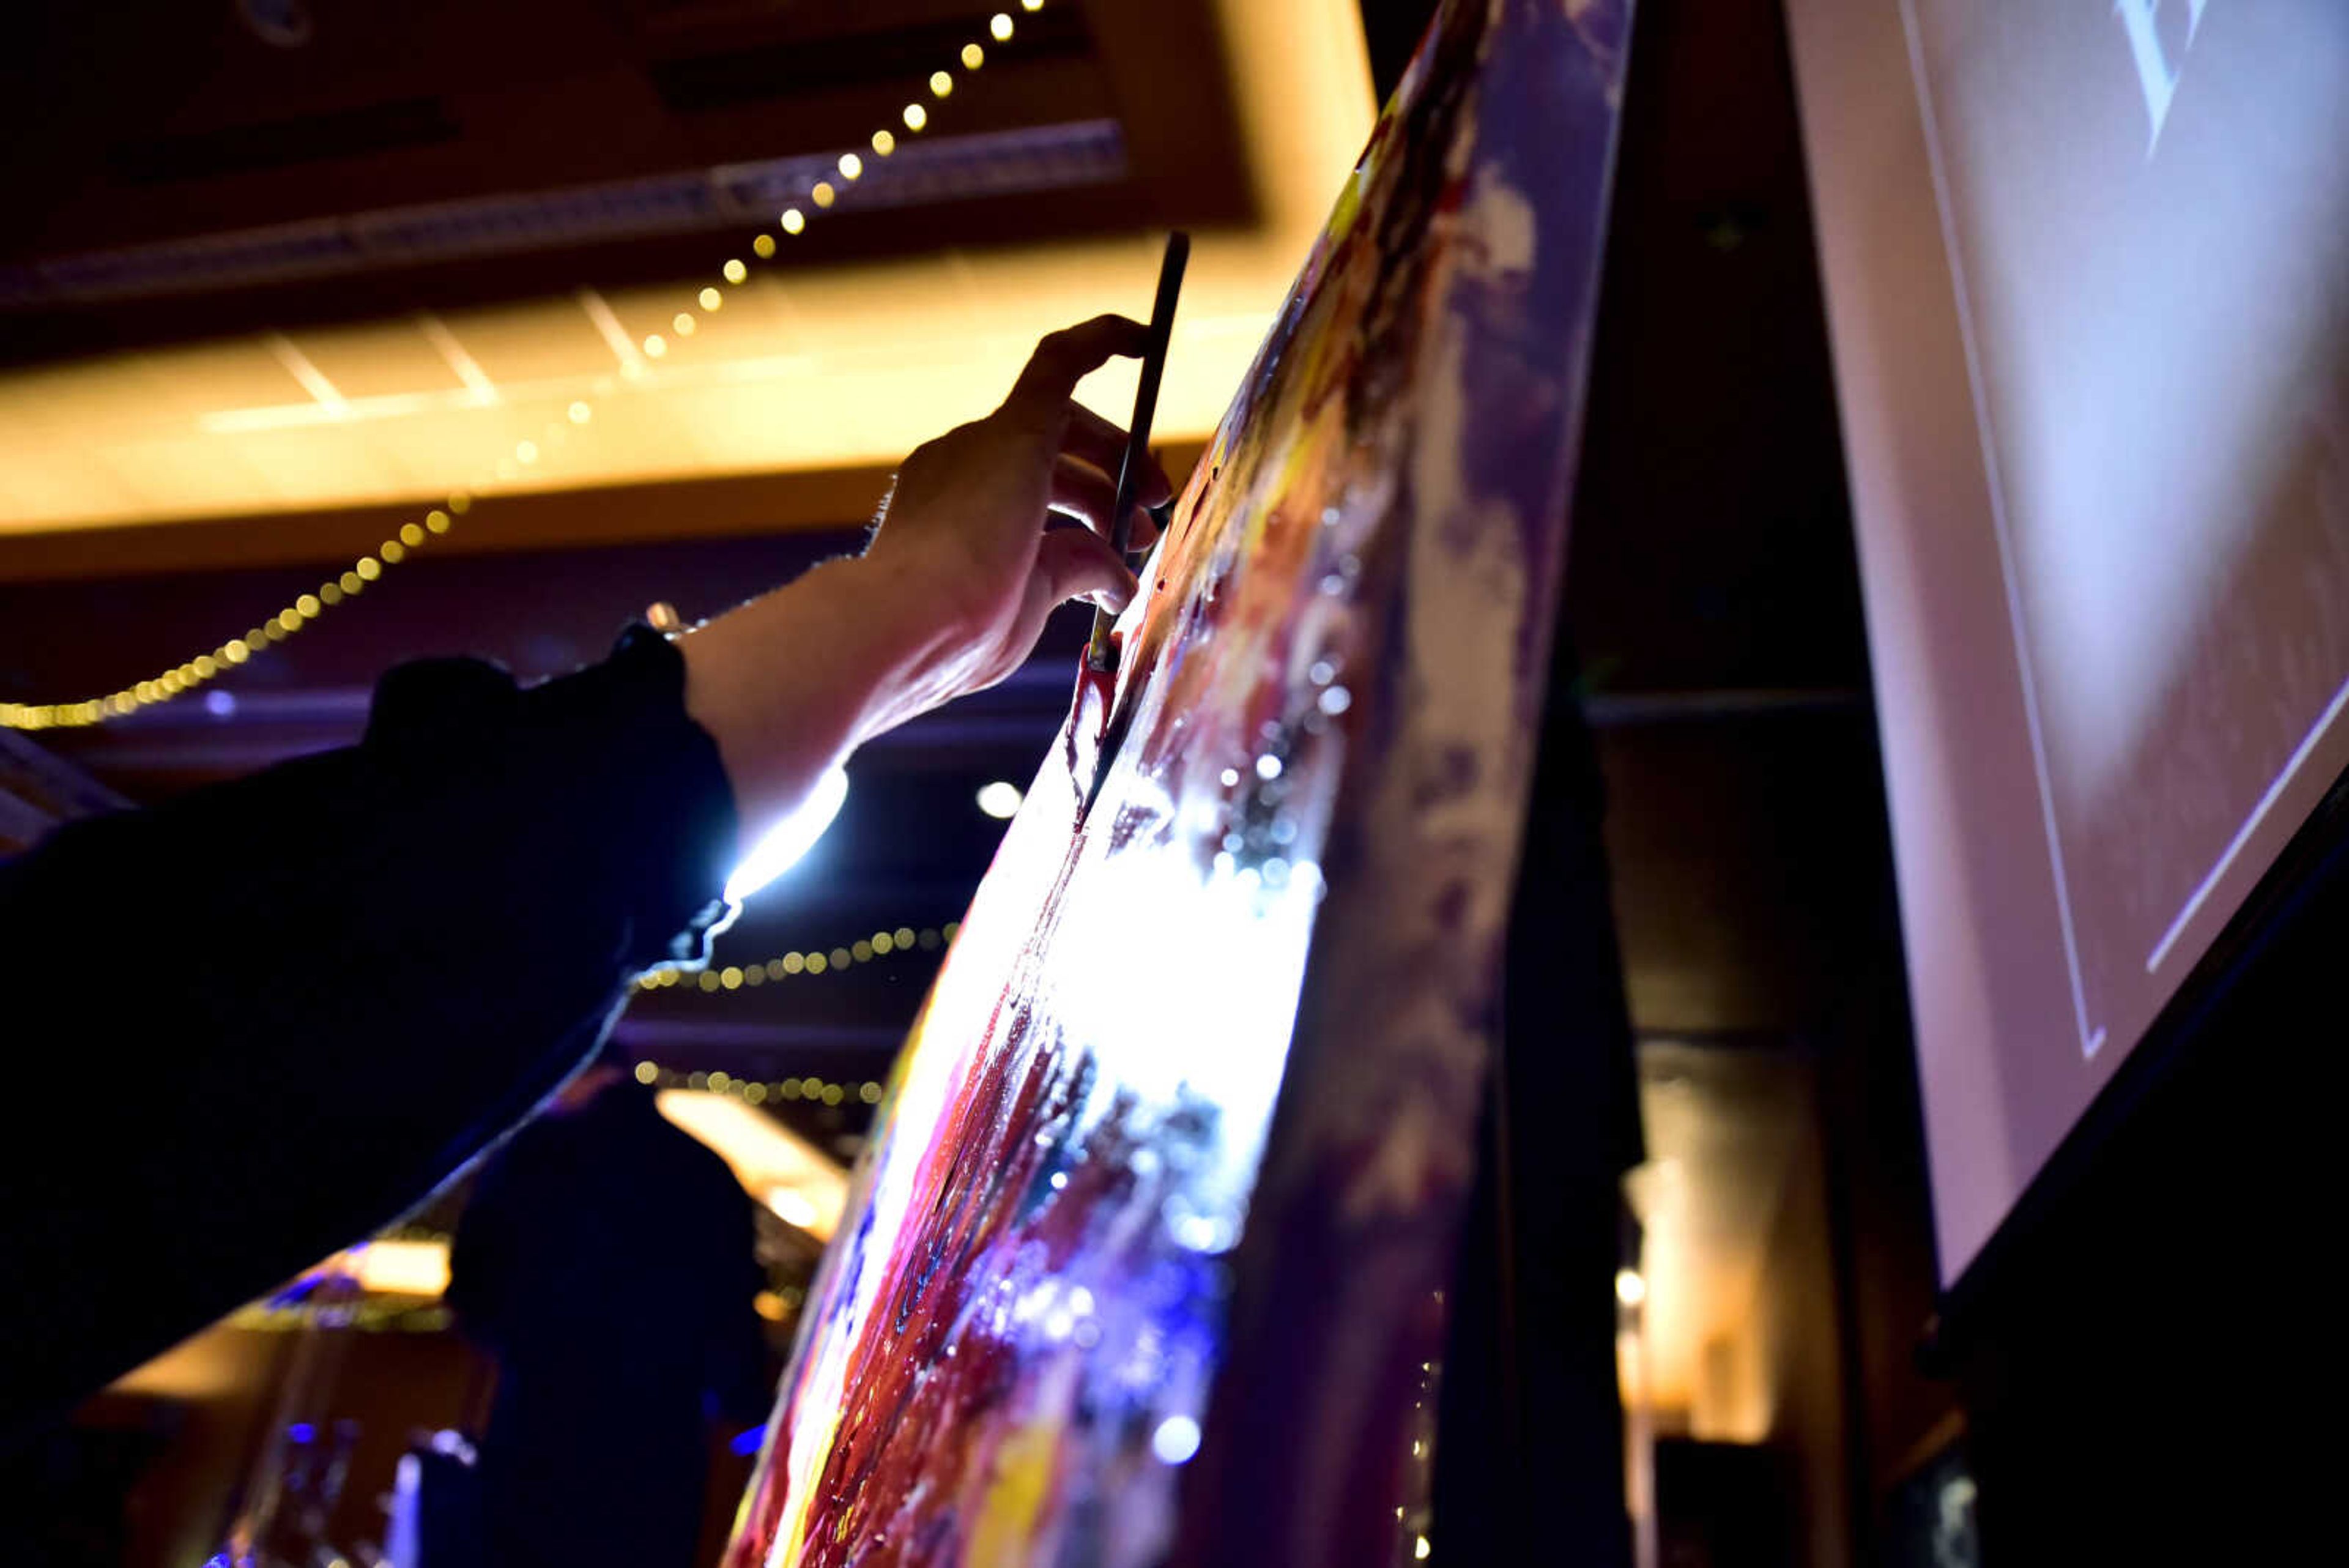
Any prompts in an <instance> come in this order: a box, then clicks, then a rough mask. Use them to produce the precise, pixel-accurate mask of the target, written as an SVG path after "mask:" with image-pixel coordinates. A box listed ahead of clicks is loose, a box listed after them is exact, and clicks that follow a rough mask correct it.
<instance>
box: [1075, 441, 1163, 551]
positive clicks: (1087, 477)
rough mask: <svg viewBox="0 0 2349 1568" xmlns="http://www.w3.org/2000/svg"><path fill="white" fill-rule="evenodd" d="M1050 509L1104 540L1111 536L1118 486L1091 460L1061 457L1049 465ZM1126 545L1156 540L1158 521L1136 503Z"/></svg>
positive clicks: (1133, 546) (1144, 547)
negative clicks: (1094, 465) (1050, 467)
mask: <svg viewBox="0 0 2349 1568" xmlns="http://www.w3.org/2000/svg"><path fill="white" fill-rule="evenodd" d="M1050 504H1051V508H1052V510H1053V511H1055V512H1058V513H1061V514H1063V515H1065V516H1070V517H1074V518H1076V519H1077V520H1078V521H1079V522H1081V523H1082V524H1085V526H1087V527H1088V528H1091V529H1092V531H1093V532H1094V533H1096V534H1099V535H1101V536H1102V538H1104V539H1106V538H1108V537H1109V536H1110V532H1111V523H1112V511H1111V509H1112V507H1114V506H1115V505H1116V504H1117V486H1116V484H1114V483H1112V481H1111V480H1110V477H1109V475H1107V474H1105V473H1103V472H1102V471H1101V470H1099V469H1097V468H1094V467H1093V466H1092V465H1091V464H1090V463H1083V462H1078V461H1077V460H1076V459H1075V458H1072V457H1063V458H1062V459H1061V461H1060V462H1056V463H1054V464H1053V465H1052V488H1051V503H1050ZM1127 525H1128V527H1129V529H1130V530H1131V531H1130V532H1129V533H1128V534H1127V535H1126V541H1125V544H1126V548H1127V549H1129V550H1147V549H1148V548H1150V546H1151V545H1154V544H1156V543H1157V542H1158V524H1157V523H1156V522H1155V521H1154V520H1153V519H1152V517H1151V515H1150V514H1149V513H1147V512H1144V511H1143V510H1142V508H1140V507H1139V506H1136V507H1134V508H1133V509H1132V511H1131V512H1130V513H1129V514H1128V524H1127Z"/></svg>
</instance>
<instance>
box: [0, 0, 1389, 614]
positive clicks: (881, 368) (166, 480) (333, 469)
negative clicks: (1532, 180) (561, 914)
mask: <svg viewBox="0 0 2349 1568" xmlns="http://www.w3.org/2000/svg"><path fill="white" fill-rule="evenodd" d="M999 3H1000V4H1001V5H1003V6H1004V7H1005V9H1004V10H1002V11H1001V12H999V13H996V14H995V17H996V21H995V23H994V26H992V27H990V16H989V13H988V8H987V6H986V5H973V4H971V3H969V0H962V3H959V4H957V3H954V0H884V3H878V4H873V3H861V4H858V5H845V4H837V3H832V4H826V3H818V0H801V3H796V4H794V3H790V0H773V3H770V4H760V3H756V0H742V3H739V4H727V3H722V0H721V3H716V4H707V5H700V4H690V3H677V4H672V3H669V0H627V3H625V4H606V5H589V6H578V5H557V4H554V0H505V3H503V4H500V5H487V6H480V5H474V6H464V7H460V6H455V5H420V6H411V5H400V6H396V5H350V6H345V5H338V6H336V7H333V8H331V9H328V8H326V7H323V6H321V7H308V6H306V5H304V4H302V3H301V0H268V3H267V4H263V3H261V0H253V3H251V4H241V5H226V6H220V7H203V8H200V9H191V8H189V7H186V6H181V5H171V4H168V3H164V0H150V4H147V5H143V6H140V7H139V8H138V10H139V12H140V16H139V25H140V26H142V27H143V28H144V29H146V32H147V37H146V41H145V43H143V44H142V47H141V48H140V50H138V51H129V52H126V51H122V50H119V49H118V48H116V47H113V43H112V39H113V37H114V36H117V34H118V32H119V29H120V28H122V27H124V26H128V25H129V24H128V23H126V22H125V20H124V19H123V18H121V17H120V16H117V15H112V14H109V15H108V16H107V17H106V19H105V20H104V21H103V23H101V22H100V21H99V19H98V16H97V15H96V14H94V13H92V11H91V8H88V7H80V6H69V5H62V4H50V5H44V6H41V7H39V8H38V9H37V11H36V20H37V23H40V24H46V27H44V26H39V25H36V26H35V27H34V29H33V35H34V37H35V40H36V43H35V46H34V47H33V48H32V49H30V50H29V51H27V53H26V56H25V57H21V58H19V59H17V60H16V61H14V62H12V67H13V68H15V69H17V70H19V71H21V72H22V78H23V79H22V80H21V81H20V82H18V83H17V84H16V86H17V88H18V89H19V90H18V91H17V92H16V93H15V94H13V95H10V96H9V98H8V100H7V101H8V103H9V105H10V109H9V113H10V117H11V119H14V120H15V121H16V122H17V123H15V124H12V125H8V126H6V127H5V129H7V130H10V131H11V132H13V133H15V134H14V137H13V139H12V146H13V147H14V148H15V149H16V153H15V155H14V156H12V158H11V160H10V161H9V163H8V165H7V171H6V173H5V177H0V202H5V204H6V210H8V211H10V212H11V213H12V215H15V216H17V217H20V218H21V219H22V220H24V221H22V222H20V223H12V224H11V225H10V228H9V231H8V233H9V236H10V237H9V239H8V240H7V241H6V242H5V244H0V361H13V364H12V365H11V366H10V368H8V369H5V371H0V543H8V542H10V541H9V536H10V535H16V536H19V537H20V539H21V536H24V535H45V534H52V533H55V532H57V531H60V530H68V529H86V528H93V527H99V528H111V529H114V530H119V531H118V532H110V533H109V534H108V535H106V536H105V537H104V538H102V539H98V540H92V541H88V542H87V546H86V547H87V549H88V551H90V552H94V554H92V555H91V556H89V557H88V558H89V559H91V560H94V561H95V562H96V564H97V566H99V567H102V568H104V569H108V570H114V571H120V570H125V569H136V568H138V567H140V566H150V565H154V564H157V563H158V562H160V561H165V560H171V559H173V558H175V557H174V556H173V555H172V552H173V551H175V550H177V549H178V548H179V546H176V545H161V544H160V542H159V541H158V540H156V539H155V538H154V537H153V536H152V535H153V533H154V531H155V530H157V529H159V528H160V525H162V524H171V523H180V522H186V521H189V520H193V519H206V518H233V519H247V518H251V517H253V516H254V514H286V513H305V514H306V513H316V512H319V511H330V510H333V509H337V508H347V507H354V506H383V505H400V504H404V505H408V506H412V507H414V508H417V509H419V510H420V509H421V508H423V507H425V506H428V505H430V504H436V503H437V502H439V501H440V498H442V497H444V496H446V495H448V494H449V493H451V492H452V491H458V490H463V491H467V492H470V493H473V494H476V495H480V494H486V493H492V492H499V491H502V492H507V493H533V492H538V493H543V492H550V491H563V490H573V489H583V488H594V487H601V486H609V485H613V484H618V483H641V482H647V481H659V480H664V479H671V478H679V477H685V476H699V477H707V476H710V475H724V474H775V473H807V472H825V471H836V470H841V469H844V468H845V469H863V468H868V467H871V466H873V465H876V464H886V463H889V462H894V461H895V459H896V458H898V457H900V456H902V455H903V454H904V453H905V452H906V451H907V450H909V449H910V448H912V447H913V446H914V445H916V444H917V443H918V442H919V441H922V440H924V439H926V437H928V436H930V435H933V434H935V433H936V432H937V431H940V430H943V429H945V428H947V427H948V426H950V425H952V424H955V423H957V422H960V421H963V420H966V419H968V418H971V417H974V416H975V415H977V414H978V413H982V412H984V411H985V410H987V409H988V408H989V407H991V406H992V405H993V404H994V402H995V401H997V400H999V399H1000V397H1001V396H1002V394H1003V392H1004V391H1005V390H1006V389H1008V381H1009V375H1010V373H1011V371H1012V369H1015V368H1016V367H1017V365H1018V363H1019V360H1020V358H1022V357H1024V355H1025V353H1026V351H1027V349H1028V348H1030V346H1032V344H1033V343H1034V341H1035V340H1036V338H1038V337H1040V336H1041V335H1042V334H1043V333H1045V332H1046V331H1049V330H1050V329H1051V328H1053V327H1058V326H1062V325H1066V324H1067V323H1069V322H1071V321H1072V320H1077V319H1081V318H1082V317H1086V316H1089V315H1092V314H1095V313H1098V312H1101V311H1105V310H1113V309H1115V310H1124V311H1127V312H1129V313H1132V312H1135V311H1138V310H1141V309H1143V307H1144V306H1145V304H1146V301H1147V298H1148V289H1149V286H1150V282H1151V279H1152V277H1153V276H1154V272H1155V265H1156V250H1157V244H1158V239H1159V236H1160V234H1162V233H1163V231H1164V229H1165V228H1167V227H1171V226H1186V227H1190V228H1192V229H1195V230H1196V231H1197V234H1196V244H1195V249H1194V251H1193V256H1192V263H1191V268H1190V273H1189V276H1188V279H1187V281H1186V285H1185V293H1184V302H1183V312H1182V316H1181V318H1180V320H1179V323H1178V326H1177V329H1176V338H1175V345H1174V351H1173V353H1172V355H1171V357H1170V363H1169V369H1168V372H1167V378H1166V382H1165V386H1164V389H1163V391H1162V395H1161V396H1162V400H1161V403H1160V413H1159V429H1160V430H1161V431H1163V432H1164V435H1165V436H1166V437H1168V438H1169V439H1171V440H1177V441H1180V440H1184V439H1191V440H1196V439H1197V438H1199V437H1202V436H1204V435H1205V434H1206V433H1207V432H1208V431H1209V430H1210V429H1211V428H1212V426H1213V424H1214V421H1215V420H1216V418H1217V417H1218V416H1219V415H1220V414H1221V413H1222V410H1223V407H1224V404H1225V402H1226V400H1227V398H1228V395H1229V392H1230V389H1231V388H1232V387H1233V386H1234V385H1235V384H1236V383H1237V380H1238V379H1239V378H1240V375H1241V374H1242V372H1243V371H1244V370H1245V369H1246V366H1247V361H1248V359H1249V358H1251V357H1252V356H1253V354H1254V352H1255V348H1256V346H1257V342H1258V340H1259V339H1260V338H1261V337H1262V335H1263V331H1264V328H1265V326H1266V324H1267V322H1268V320H1269V318H1270V314H1271V312H1272V310H1273V309H1274V308H1275V307H1276V306H1278V303H1279V301H1280V298H1281V296H1282V295H1283V294H1284V293H1285V291H1286V288H1287V286H1288V279H1289V277H1290V275H1291V274H1292V273H1293V271H1294V269H1295V267H1296V265H1297V264H1298V262H1299V259H1300V257H1301V255H1302V254H1303V252H1304V249H1305V247H1306V245H1307V244H1309V241H1310V239H1311V237H1312V235H1313V234H1315V233H1316V232H1317V230H1318V228H1319V223H1320V220H1321V216H1322V213H1323V212H1324V210H1325V208H1326V205H1327V202H1328V197H1329V192H1330V189H1331V180H1332V173H1331V171H1342V170H1343V169H1344V168H1346V167H1348V166H1350V162H1351V160H1352V158H1353V156H1354V154H1355V152H1356V151H1357V150H1358V149H1359V148H1360V146H1361V141H1362V139H1363V137H1364V135H1365V133H1366V132H1367V130H1368V127H1369V123H1370V116H1371V98H1370V88H1369V79H1368V72H1367V67H1366V62H1365V58H1364V55H1363V52H1362V46H1361V21H1360V18H1359V16H1358V14H1357V13H1356V12H1355V10H1354V8H1353V6H1352V5H1350V3H1349V0H1294V3H1290V4H1283V5H1256V4H1249V3H1247V0H1186V3H1182V4H1165V5H1152V6H1131V5H1106V4H1102V5H1087V6H1083V7H1079V6H1077V5H1072V4H1070V3H1069V0H1057V3H1056V4H1053V5H1045V6H1043V7H1042V8H1040V9H1037V10H1033V11H1031V10H1030V9H1029V8H1028V7H1027V6H1026V5H1025V0H999ZM255 12H267V13H269V14H271V15H273V16H274V15H276V14H278V13H280V12H287V13H291V14H295V15H308V16H310V17H311V20H310V24H309V32H308V36H307V39H306V41H305V42H303V43H301V44H300V45H299V46H297V47H279V46H277V45H274V44H272V43H271V42H269V41H267V38H266V37H265V36H264V32H263V30H261V29H258V28H256V27H255V26H253V25H251V24H250V23H249V22H248V20H247V18H248V17H249V16H252V15H253V14H254V13H255ZM998 32H1002V33H1006V34H1008V35H1009V36H1008V37H1007V38H1002V39H999V38H998V36H996V34H997V33H998ZM967 46H968V47H975V48H977V49H978V51H979V52H980V53H979V56H978V57H980V58H981V59H982V61H983V63H982V64H981V65H980V67H978V68H975V69H974V68H970V67H968V66H966V65H965V63H964V59H963V57H962V53H961V51H962V50H963V49H964V48H965V47H967ZM126 53H135V54H136V55H137V56H138V58H137V59H135V60H134V59H126V58H124V57H123V56H124V55H125V54H126ZM189 58H196V59H201V60H202V61H203V63H204V68H203V69H202V70H200V71H190V70H188V69H186V68H185V61H186V60H187V59H189ZM161 61H170V62H172V63H173V65H174V68H173V69H171V71H170V73H169V75H168V77H167V78H165V77H158V76H156V75H155V74H154V73H155V71H156V69H157V66H158V63H159V62H161ZM83 72H87V73H88V74H79V73H83ZM142 72H143V73H146V74H143V75H142V74H141V73H142ZM933 73H936V77H935V78H934V76H933ZM940 85H944V86H946V87H947V88H950V96H945V97H941V96H938V94H937V92H936V88H937V87H938V86H940ZM909 106H912V107H916V108H918V109H919V110H920V112H921V113H922V114H923V115H924V116H926V121H925V123H926V130H923V131H922V132H921V133H919V134H916V132H915V131H914V130H910V129H909V128H908V121H907V119H906V118H905V115H906V110H907V109H908V108H909ZM77 127H78V128H79V132H80V134H78V136H77V135H68V134H67V132H68V130H70V129H71V128H77ZM883 131H886V132H887V133H888V134H889V138H890V140H889V142H888V143H887V144H888V145H890V146H891V147H892V149H893V150H892V151H890V152H889V153H888V155H886V156H883V155H882V154H881V153H879V152H878V151H876V145H878V144H876V143H875V141H874V135H875V133H877V132H883ZM843 155H853V156H854V157H855V158H856V159H857V160H858V163H857V167H859V168H860V170H861V173H860V175H859V177H857V178H854V179H850V178H847V177H845V175H844V174H843V165H842V159H843ZM819 182H821V185H822V189H821V190H819V189H818V186H819ZM835 193H836V194H835ZM826 197H831V198H832V200H831V202H830V204H829V206H824V205H820V204H819V203H820V202H823V201H824V200H825V198H826ZM787 207H788V208H790V209H792V211H794V212H796V213H799V214H800V215H801V218H802V220H803V221H804V222H803V226H802V227H800V228H798V229H797V230H796V231H794V230H792V227H791V225H789V224H783V225H781V226H779V217H780V214H781V213H782V212H783V211H784V210H785V209H786V208H787ZM760 239H763V240H764V241H765V242H767V243H768V244H771V245H772V246H773V247H774V248H775V250H776V253H777V254H775V255H774V257H773V259H772V260H771V261H768V260H764V259H762V258H761V256H760V255H759V254H758V253H757V251H756V250H754V249H753V248H752V246H753V242H754V240H760ZM730 262H732V263H736V264H738V265H739V266H740V277H741V281H740V282H739V283H737V282H735V281H732V272H731V269H729V268H728V267H727V264H728V263H730ZM705 291H707V292H705ZM1132 386H1133V382H1132V369H1131V368H1130V367H1127V368H1125V369H1123V372H1120V371H1117V370H1112V371H1109V372H1104V373H1103V375H1102V376H1101V377H1100V378H1098V379H1096V380H1095V381H1094V382H1093V383H1091V384H1090V385H1089V387H1088V389H1087V395H1088V396H1089V397H1091V398H1092V399H1094V400H1097V401H1099V402H1100V403H1101V404H1102V406H1103V407H1104V408H1111V409H1115V408H1118V407H1120V406H1121V405H1124V404H1130V402H1131V399H1132ZM581 417H585V418H586V419H587V421H589V422H586V423H585V424H579V423H574V420H575V419H578V418H581ZM791 520H792V519H785V521H791ZM797 520H799V521H823V522H836V521H838V520H839V519H838V518H835V517H823V518H821V519H812V518H807V517H804V516H802V517H801V518H799V519H797ZM129 524H137V525H141V526H140V527H139V528H136V529H125V527H124V525H129ZM495 529H496V519H495V517H494V515H493V514H488V513H486V512H485V514H483V516H482V518H481V521H480V524H479V526H478V529H476V528H475V527H473V526H471V525H469V527H468V529H467V530H466V532H467V533H469V534H471V533H476V532H479V533H482V534H489V535H494V532H495ZM644 531H645V532H646V533H647V534H658V533H671V532H690V531H692V530H691V525H690V524H685V525H684V526H683V527H681V528H660V527H655V526H652V525H649V524H648V525H647V527H646V528H645V530H644ZM159 550H160V553H158V551H159ZM56 558H57V557H56V556H36V559H38V560H40V561H42V562H44V563H45V564H53V563H54V561H55V560H56ZM20 559H21V557H20ZM18 569H19V570H22V569H24V568H22V567H19V568H18ZM44 569H46V566H45V567H44Z"/></svg>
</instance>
